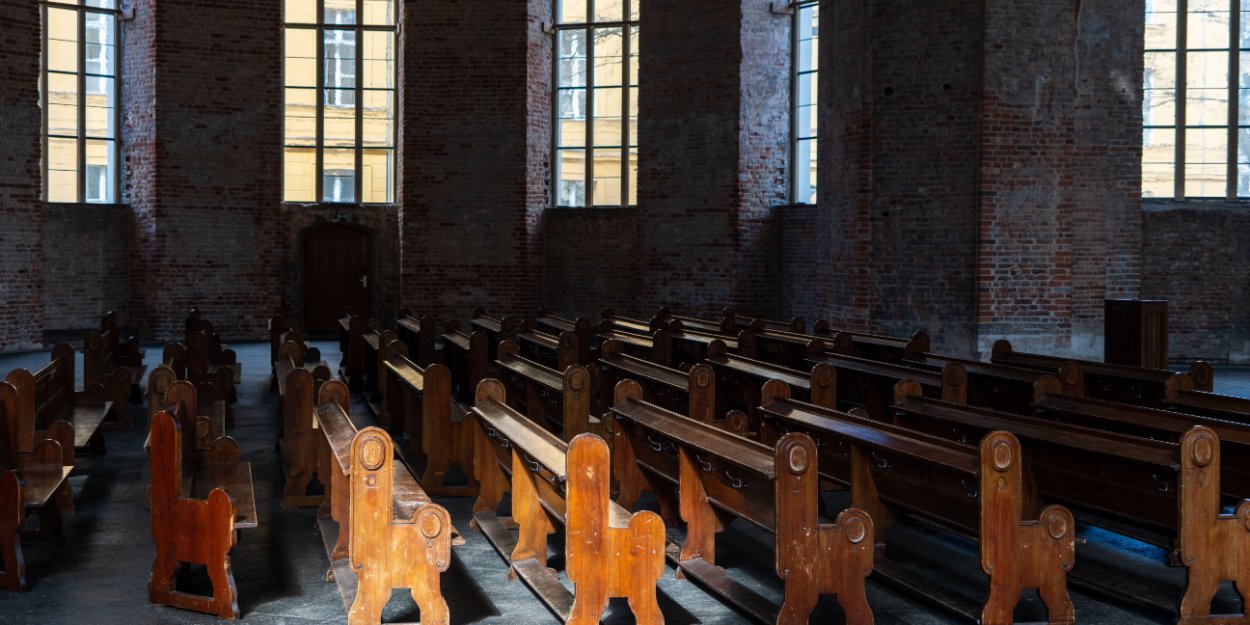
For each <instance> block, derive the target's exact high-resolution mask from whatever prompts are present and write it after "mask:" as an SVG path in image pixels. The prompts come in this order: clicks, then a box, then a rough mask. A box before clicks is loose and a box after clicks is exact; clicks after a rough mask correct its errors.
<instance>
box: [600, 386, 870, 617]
mask: <svg viewBox="0 0 1250 625" xmlns="http://www.w3.org/2000/svg"><path fill="white" fill-rule="evenodd" d="M615 395H616V397H615V402H614V403H613V406H612V409H611V413H612V416H613V417H614V422H615V424H616V425H615V428H614V430H615V432H616V443H615V445H614V448H615V450H616V453H615V455H614V461H615V463H614V466H613V469H614V471H613V474H614V475H615V476H616V478H617V479H618V480H619V481H620V483H621V496H620V497H619V498H618V501H619V502H620V503H621V505H623V506H625V508H626V509H630V508H632V507H633V506H634V505H635V503H636V502H637V496H638V495H639V494H640V488H639V486H638V485H639V484H641V483H642V482H644V481H648V482H657V481H662V482H667V483H669V484H676V486H677V491H678V498H679V500H680V506H679V508H680V510H681V518H682V520H683V521H685V523H686V537H685V541H684V542H683V544H682V545H681V551H680V553H679V555H678V557H677V560H678V566H679V567H680V571H681V572H682V573H683V574H685V576H687V577H691V578H694V579H697V580H699V581H700V582H701V583H702V584H703V585H704V586H706V587H708V588H711V589H713V590H715V591H717V592H719V593H721V594H723V595H725V598H726V599H728V600H729V601H730V602H732V603H733V604H735V605H737V606H740V607H742V608H744V609H746V610H747V611H748V612H751V613H753V614H754V615H755V616H756V617H757V618H759V619H761V620H762V621H764V622H769V623H776V624H777V625H800V624H806V623H808V621H809V618H810V615H811V612H812V609H813V608H814V607H815V606H816V602H817V599H818V598H819V596H820V595H837V599H838V603H839V604H840V605H841V606H842V609H843V610H844V611H845V613H846V622H847V623H848V624H850V625H859V624H865V625H866V624H870V623H872V622H873V617H872V610H871V608H869V607H868V598H867V596H866V595H865V593H864V578H865V577H867V576H868V575H869V574H870V573H871V572H872V561H873V545H874V544H875V543H874V539H873V525H872V519H871V518H870V517H869V516H868V514H867V513H865V512H863V511H862V510H856V509H854V508H850V509H847V510H844V511H842V512H841V513H840V514H839V515H838V518H837V520H836V521H835V522H833V523H829V522H822V520H821V518H820V508H821V505H820V476H819V474H818V468H817V464H818V463H817V451H816V445H815V443H813V442H812V439H810V438H808V437H807V436H805V435H803V434H788V435H786V436H785V437H783V438H782V439H780V440H778V441H777V442H776V444H775V445H763V444H760V443H756V442H753V441H748V440H745V439H743V438H741V437H738V436H734V435H732V434H729V433H726V432H724V431H721V430H718V429H717V428H715V427H712V426H710V425H707V424H704V423H700V422H698V421H695V420H693V419H688V418H686V417H684V416H682V415H680V414H677V413H674V412H670V411H667V410H664V409H663V408H660V407H659V406H656V405H654V404H649V403H647V402H645V401H643V399H642V387H641V386H639V385H638V383H637V382H635V381H633V380H625V381H623V382H621V383H620V384H618V385H617V387H616V393H615ZM713 502H715V507H714V506H713ZM722 511H723V512H728V513H730V514H732V515H734V516H735V517H740V518H743V519H747V520H748V521H750V522H752V523H754V524H756V525H758V526H760V527H763V528H765V529H767V530H768V531H770V532H772V533H774V534H775V535H776V540H775V543H774V544H775V547H774V549H775V554H776V555H775V558H774V561H775V566H776V571H777V575H778V577H780V578H781V579H782V580H783V581H784V582H785V601H784V603H783V604H782V605H781V607H780V609H777V608H775V607H774V606H772V605H771V604H769V603H768V602H767V600H766V599H764V598H763V597H762V596H760V595H759V594H758V593H757V592H755V591H753V590H751V589H749V588H747V587H746V586H744V585H742V584H741V583H739V582H737V581H735V580H734V579H733V578H732V577H730V576H729V575H727V574H726V572H725V571H724V570H723V569H721V568H720V567H718V566H716V533H717V532H718V531H720V530H721V529H722V528H723V527H724V525H725V524H726V522H725V521H724V520H722V519H721V518H720V515H721V514H722Z"/></svg>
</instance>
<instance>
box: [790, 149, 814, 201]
mask: <svg viewBox="0 0 1250 625" xmlns="http://www.w3.org/2000/svg"><path fill="white" fill-rule="evenodd" d="M793 166H794V201H795V202H800V203H805V204H815V203H816V141H815V140H813V139H803V140H800V141H797V142H796V143H795V147H794V165H793Z"/></svg>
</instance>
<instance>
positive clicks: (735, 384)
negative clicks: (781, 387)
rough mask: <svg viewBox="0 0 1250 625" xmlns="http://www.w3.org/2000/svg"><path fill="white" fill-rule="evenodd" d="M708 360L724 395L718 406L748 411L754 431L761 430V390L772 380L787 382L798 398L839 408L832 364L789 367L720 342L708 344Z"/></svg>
mask: <svg viewBox="0 0 1250 625" xmlns="http://www.w3.org/2000/svg"><path fill="white" fill-rule="evenodd" d="M707 363H708V364H710V365H712V368H713V369H715V370H716V374H717V385H716V388H717V390H719V391H720V393H721V396H722V397H723V398H724V402H723V403H721V404H719V405H722V406H723V407H726V408H733V409H736V410H741V411H743V412H745V413H746V415H747V418H748V419H749V420H750V431H752V432H759V431H760V423H761V419H760V415H759V406H760V392H761V391H762V390H763V388H764V384H765V383H766V382H768V381H769V380H781V381H782V382H785V383H786V384H787V385H788V386H789V387H790V390H791V392H792V393H794V397H795V399H798V400H799V401H805V402H809V403H813V404H816V405H818V406H824V407H826V408H837V407H838V372H837V369H834V368H833V367H832V366H830V365H827V364H823V363H817V364H815V365H812V366H811V367H810V370H809V371H799V370H795V369H787V368H785V367H780V366H778V365H774V364H771V363H767V362H763V361H760V360H755V359H752V358H746V357H744V356H738V355H736V354H731V353H729V350H728V348H727V347H726V345H725V344H724V343H722V342H720V341H717V342H715V343H713V344H712V345H710V346H709V348H708V355H707Z"/></svg>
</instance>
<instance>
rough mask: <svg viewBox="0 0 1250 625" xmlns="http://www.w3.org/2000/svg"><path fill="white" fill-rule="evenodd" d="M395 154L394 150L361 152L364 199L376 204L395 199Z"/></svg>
mask: <svg viewBox="0 0 1250 625" xmlns="http://www.w3.org/2000/svg"><path fill="white" fill-rule="evenodd" d="M394 154H395V152H394V151H393V150H365V151H364V152H363V153H362V154H361V173H362V175H363V177H362V178H361V183H362V186H363V189H362V194H363V196H364V197H363V200H362V201H364V202H369V203H375V204H382V203H389V202H392V201H394V200H393V199H392V189H393V188H394V181H393V178H394V175H395V163H394V162H393V161H394Z"/></svg>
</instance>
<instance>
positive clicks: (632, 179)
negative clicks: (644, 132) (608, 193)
mask: <svg viewBox="0 0 1250 625" xmlns="http://www.w3.org/2000/svg"><path fill="white" fill-rule="evenodd" d="M625 203H626V204H628V205H629V206H633V205H635V204H637V203H638V150H637V149H636V148H635V149H633V150H630V151H629V197H627V198H625Z"/></svg>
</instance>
